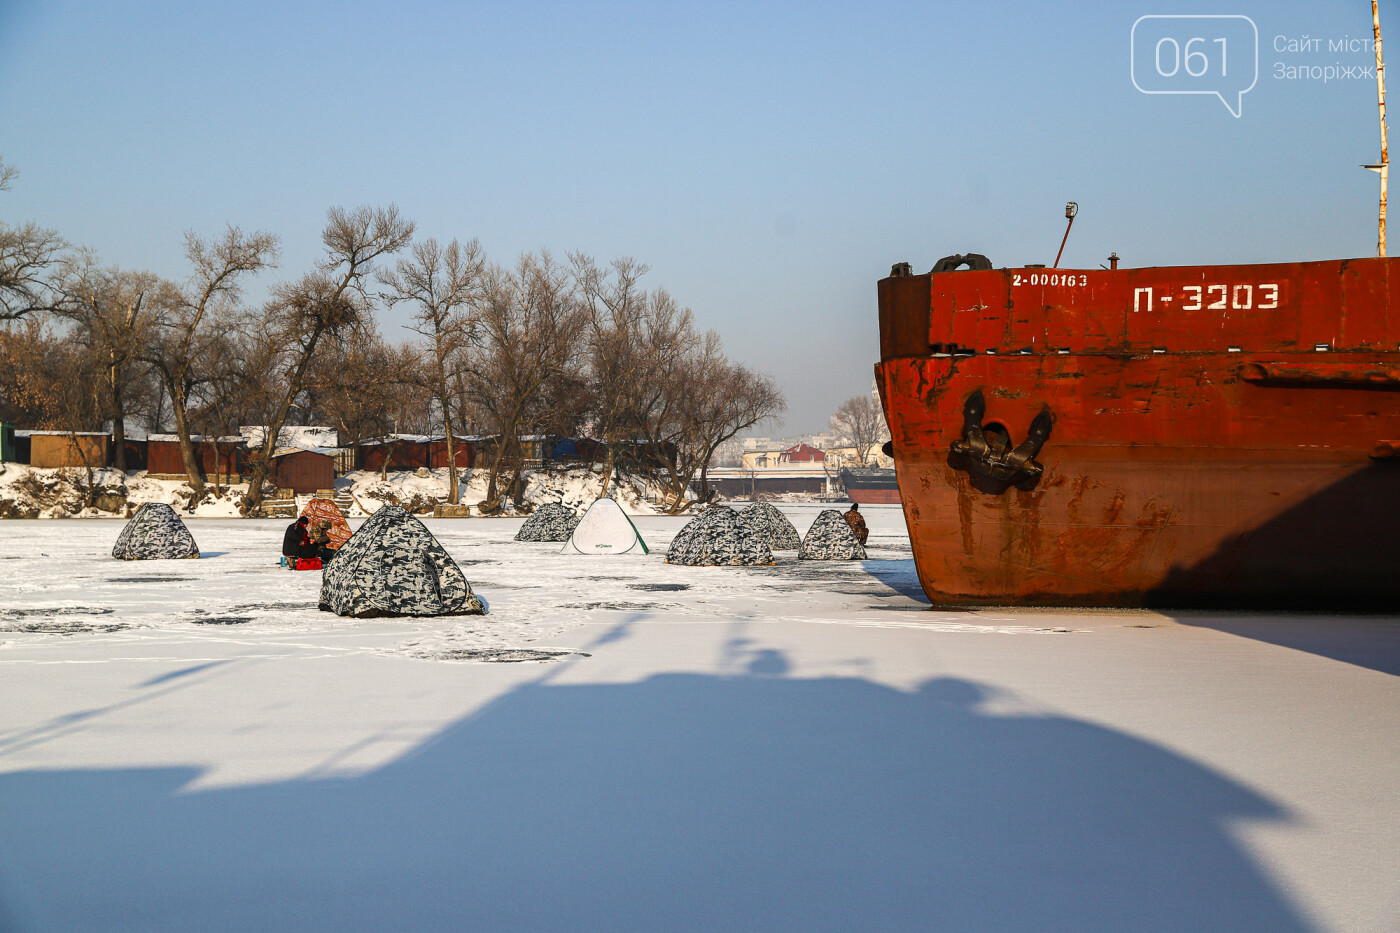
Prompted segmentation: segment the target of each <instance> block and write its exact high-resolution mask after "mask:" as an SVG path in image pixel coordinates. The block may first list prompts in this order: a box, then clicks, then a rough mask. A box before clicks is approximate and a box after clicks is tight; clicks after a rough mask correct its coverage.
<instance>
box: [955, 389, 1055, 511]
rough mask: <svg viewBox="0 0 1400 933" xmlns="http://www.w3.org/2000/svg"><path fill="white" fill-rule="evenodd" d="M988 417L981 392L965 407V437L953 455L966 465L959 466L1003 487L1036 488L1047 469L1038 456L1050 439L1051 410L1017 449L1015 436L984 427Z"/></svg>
mask: <svg viewBox="0 0 1400 933" xmlns="http://www.w3.org/2000/svg"><path fill="white" fill-rule="evenodd" d="M986 414H987V400H986V398H985V397H984V396H983V395H982V390H981V389H978V390H977V391H976V392H973V393H972V394H971V395H970V396H968V399H967V402H965V403H964V404H963V432H962V437H961V438H960V439H959V440H956V441H953V454H954V455H955V458H956V459H957V460H961V461H962V463H960V464H958V465H959V466H960V467H962V468H963V469H966V470H967V471H968V472H969V473H977V474H979V475H981V476H985V477H987V478H988V479H991V480H993V481H996V482H999V483H1006V484H1009V485H1015V486H1034V485H1035V483H1036V482H1037V481H1038V480H1039V479H1040V474H1041V473H1042V472H1044V469H1045V468H1044V467H1042V466H1041V465H1040V464H1039V463H1037V462H1036V459H1035V455H1036V454H1038V453H1040V448H1042V447H1044V446H1045V442H1046V440H1048V439H1049V437H1050V428H1051V426H1052V425H1053V424H1054V417H1053V416H1052V415H1051V414H1050V410H1049V409H1048V408H1047V409H1046V410H1045V411H1042V412H1041V413H1040V414H1038V415H1036V416H1035V418H1034V420H1032V421H1031V427H1030V431H1029V432H1028V433H1027V435H1026V439H1025V440H1024V441H1022V442H1021V443H1020V444H1019V445H1017V446H1016V447H1015V448H1014V449H1013V448H1012V446H1011V435H1010V434H1008V433H1007V431H1006V429H1005V428H1003V427H1002V426H1001V425H1000V424H995V423H993V424H989V425H987V426H985V427H984V426H983V425H982V419H983V417H984V416H985V415H986ZM1003 488H1005V487H1003Z"/></svg>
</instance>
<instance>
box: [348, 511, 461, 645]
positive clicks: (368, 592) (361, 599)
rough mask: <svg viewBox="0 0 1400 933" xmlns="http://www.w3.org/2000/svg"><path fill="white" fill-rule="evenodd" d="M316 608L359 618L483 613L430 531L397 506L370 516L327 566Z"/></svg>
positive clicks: (455, 565)
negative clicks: (319, 599) (319, 606)
mask: <svg viewBox="0 0 1400 933" xmlns="http://www.w3.org/2000/svg"><path fill="white" fill-rule="evenodd" d="M321 609H323V610H325V611H327V612H334V613H335V614H336V615H342V616H355V617H356V618H361V619H363V618H367V617H369V616H444V615H469V614H480V613H484V612H486V606H485V604H484V603H482V601H481V600H480V599H479V598H477V597H476V596H475V595H473V594H472V588H471V584H469V583H467V578H466V577H465V576H463V575H462V571H461V569H460V568H458V566H457V564H456V562H455V561H453V560H452V558H451V556H449V555H448V553H447V551H446V550H445V549H444V548H443V546H442V545H441V544H438V542H437V539H436V538H434V537H433V535H432V532H430V531H428V529H427V528H426V527H425V526H424V525H423V523H422V522H420V521H419V520H418V519H416V518H414V517H413V516H412V515H410V514H409V513H408V512H406V511H404V510H403V508H401V507H400V506H397V505H386V506H384V507H383V508H381V509H379V511H377V512H375V513H374V514H373V515H371V516H370V517H369V518H368V519H367V520H366V521H365V523H364V524H363V525H361V526H360V530H359V531H357V532H355V534H354V535H353V536H352V537H351V538H350V540H349V542H347V543H346V545H345V546H344V547H342V548H341V549H340V552H339V553H338V554H336V557H335V560H333V561H331V562H330V564H329V565H328V566H327V567H326V569H325V572H324V573H323V574H322V575H321Z"/></svg>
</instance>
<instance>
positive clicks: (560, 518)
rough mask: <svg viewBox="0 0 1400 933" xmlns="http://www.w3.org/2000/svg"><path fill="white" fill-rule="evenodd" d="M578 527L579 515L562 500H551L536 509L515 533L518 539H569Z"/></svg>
mask: <svg viewBox="0 0 1400 933" xmlns="http://www.w3.org/2000/svg"><path fill="white" fill-rule="evenodd" d="M577 527H578V516H577V515H575V514H574V510H573V509H571V508H569V507H568V506H567V505H564V504H563V503H562V502H550V503H546V504H545V505H542V506H540V507H539V508H538V509H536V510H535V514H533V515H531V516H530V517H529V518H527V519H525V522H524V524H522V525H521V526H520V530H519V531H517V532H516V533H515V540H517V541H567V540H569V535H571V534H573V533H574V529H575V528H577Z"/></svg>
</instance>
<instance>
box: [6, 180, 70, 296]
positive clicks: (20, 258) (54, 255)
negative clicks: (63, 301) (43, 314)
mask: <svg viewBox="0 0 1400 933" xmlns="http://www.w3.org/2000/svg"><path fill="white" fill-rule="evenodd" d="M18 174H19V172H18V171H17V170H16V169H15V168H14V167H13V166H10V165H6V164H5V163H4V162H3V161H0V191H7V190H9V187H10V184H11V183H12V182H13V181H14V179H15V177H16V176H17V175H18ZM66 248H67V244H66V243H65V242H64V241H63V240H62V239H61V238H60V237H59V235H58V234H57V233H54V232H53V231H52V230H45V229H43V228H42V227H40V226H38V225H37V224H33V223H27V224H22V225H20V226H17V227H12V226H9V225H6V224H0V321H13V320H16V319H18V318H21V317H24V316H25V315H27V314H32V313H34V312H36V311H52V310H53V309H54V306H55V304H56V303H57V300H58V294H57V292H56V291H55V289H54V288H53V285H52V282H51V278H50V277H51V274H52V273H53V272H55V271H56V268H57V266H58V264H59V262H60V260H61V259H62V257H63V253H64V250H65V249H66Z"/></svg>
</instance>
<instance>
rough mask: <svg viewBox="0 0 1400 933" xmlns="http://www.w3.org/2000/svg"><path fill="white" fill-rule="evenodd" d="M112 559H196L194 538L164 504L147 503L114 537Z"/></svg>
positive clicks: (197, 546)
mask: <svg viewBox="0 0 1400 933" xmlns="http://www.w3.org/2000/svg"><path fill="white" fill-rule="evenodd" d="M112 556H113V557H116V558H119V559H121V560H169V559H179V558H183V557H198V556H199V545H197V544H195V543H194V535H192V534H190V530H189V529H188V528H186V527H185V523H184V522H182V521H180V516H178V515H176V514H175V510H174V509H172V508H171V507H170V506H168V505H166V504H165V503H164V502H147V503H145V504H144V505H142V506H141V508H139V509H137V510H136V514H135V515H133V516H131V521H129V522H127V523H126V525H125V526H124V527H123V528H122V533H121V534H119V535H117V544H116V547H114V548H112Z"/></svg>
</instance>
